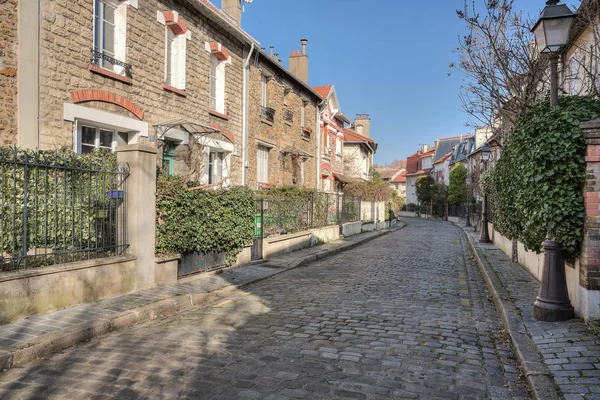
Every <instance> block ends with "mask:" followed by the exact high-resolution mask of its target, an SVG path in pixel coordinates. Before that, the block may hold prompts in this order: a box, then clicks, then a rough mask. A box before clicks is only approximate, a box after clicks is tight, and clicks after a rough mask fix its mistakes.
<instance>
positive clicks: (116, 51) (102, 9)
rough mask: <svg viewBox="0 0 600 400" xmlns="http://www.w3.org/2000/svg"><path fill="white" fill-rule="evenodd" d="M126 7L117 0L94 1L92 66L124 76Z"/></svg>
mask: <svg viewBox="0 0 600 400" xmlns="http://www.w3.org/2000/svg"><path fill="white" fill-rule="evenodd" d="M126 32H127V5H126V4H122V3H119V1H117V0H94V52H95V53H94V64H96V65H98V66H100V67H103V68H106V69H110V70H112V71H114V72H116V73H118V74H124V73H125V68H124V67H123V66H121V65H116V63H115V62H114V61H122V62H125V53H126V44H125V36H126Z"/></svg>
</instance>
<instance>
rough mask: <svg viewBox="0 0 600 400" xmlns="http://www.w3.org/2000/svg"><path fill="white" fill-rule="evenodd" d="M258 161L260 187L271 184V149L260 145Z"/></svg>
mask: <svg viewBox="0 0 600 400" xmlns="http://www.w3.org/2000/svg"><path fill="white" fill-rule="evenodd" d="M256 160H257V163H256V165H257V167H256V170H257V176H256V181H257V182H258V184H259V185H260V184H261V183H267V182H269V148H268V147H266V146H261V145H259V146H258V153H257V157H256Z"/></svg>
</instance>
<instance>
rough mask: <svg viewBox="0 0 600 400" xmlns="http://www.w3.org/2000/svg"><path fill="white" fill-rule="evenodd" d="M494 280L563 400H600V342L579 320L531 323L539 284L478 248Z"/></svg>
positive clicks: (500, 256)
mask: <svg viewBox="0 0 600 400" xmlns="http://www.w3.org/2000/svg"><path fill="white" fill-rule="evenodd" d="M481 247H482V248H483V249H484V252H485V257H486V259H487V260H488V261H489V263H490V265H491V266H492V268H493V269H494V272H495V273H496V276H497V277H498V278H499V279H500V281H501V282H502V284H503V285H504V286H505V287H506V289H507V290H508V291H509V293H510V295H511V297H512V298H513V300H514V302H515V304H516V305H517V307H519V309H520V310H521V315H522V317H523V321H524V323H525V326H526V328H527V330H528V331H529V335H530V336H531V338H532V339H533V342H534V343H535V345H536V346H537V347H538V349H539V350H540V352H541V354H542V357H543V359H544V362H545V363H546V365H547V366H548V368H549V369H550V372H552V374H553V375H554V379H555V381H556V383H557V384H558V385H559V387H560V389H561V391H562V392H563V394H564V396H565V399H566V400H581V399H586V400H592V399H596V400H600V341H599V340H598V338H597V337H596V336H594V335H593V334H591V333H590V332H589V331H588V329H587V326H586V325H585V323H584V322H583V321H582V320H580V319H572V320H570V321H565V322H540V321H536V320H534V319H533V316H532V312H533V303H534V301H535V297H536V296H537V294H538V292H539V290H540V284H539V282H538V281H537V280H536V279H535V278H534V277H533V276H532V275H531V274H530V273H529V272H528V271H527V270H526V269H525V268H523V267H521V266H520V265H519V264H515V263H512V262H511V261H510V258H509V257H508V256H506V255H505V254H504V252H502V250H500V249H498V248H497V247H495V246H481Z"/></svg>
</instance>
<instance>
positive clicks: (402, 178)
mask: <svg viewBox="0 0 600 400" xmlns="http://www.w3.org/2000/svg"><path fill="white" fill-rule="evenodd" d="M402 182H406V171H402V172H400V173H399V174H398V176H396V177H395V178H394V179H392V183H402Z"/></svg>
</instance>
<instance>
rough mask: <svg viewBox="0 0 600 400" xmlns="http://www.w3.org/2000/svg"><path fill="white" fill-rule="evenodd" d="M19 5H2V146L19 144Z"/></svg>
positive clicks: (10, 0)
mask: <svg viewBox="0 0 600 400" xmlns="http://www.w3.org/2000/svg"><path fill="white" fill-rule="evenodd" d="M17 3H18V1H17V0H5V1H3V2H1V3H0V146H7V145H16V144H17V26H18V20H17Z"/></svg>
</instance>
